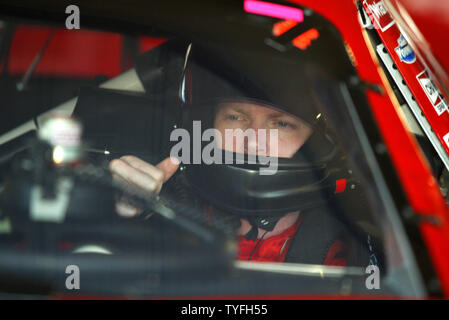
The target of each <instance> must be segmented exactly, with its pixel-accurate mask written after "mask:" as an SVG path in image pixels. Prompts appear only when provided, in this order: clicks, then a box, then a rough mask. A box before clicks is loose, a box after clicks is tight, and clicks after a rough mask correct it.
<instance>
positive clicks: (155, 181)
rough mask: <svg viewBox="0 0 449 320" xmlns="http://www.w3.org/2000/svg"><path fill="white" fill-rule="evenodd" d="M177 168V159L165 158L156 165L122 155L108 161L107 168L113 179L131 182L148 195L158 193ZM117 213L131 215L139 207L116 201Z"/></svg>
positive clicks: (138, 212)
mask: <svg viewBox="0 0 449 320" xmlns="http://www.w3.org/2000/svg"><path fill="white" fill-rule="evenodd" d="M178 168H179V160H178V159H176V158H166V159H164V160H163V161H161V162H160V163H159V164H157V165H156V166H153V165H151V164H149V163H148V162H145V161H143V160H141V159H139V158H137V157H134V156H123V157H121V158H120V159H114V160H112V161H111V162H110V163H109V169H110V170H111V172H112V175H113V177H114V179H117V180H124V181H126V182H128V183H132V184H134V185H136V186H138V187H139V188H141V189H142V190H144V191H146V192H148V194H149V195H155V194H159V192H160V191H161V189H162V185H163V184H164V183H165V182H166V181H167V180H168V179H170V178H171V176H173V174H174V173H175V172H176V170H178ZM116 210H117V212H118V214H120V215H122V216H126V217H133V216H136V215H137V214H140V213H141V212H140V211H139V209H137V208H135V207H133V206H131V205H129V204H127V203H126V202H125V201H118V202H117V203H116Z"/></svg>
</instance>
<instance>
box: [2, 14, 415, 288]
mask: <svg viewBox="0 0 449 320" xmlns="http://www.w3.org/2000/svg"><path fill="white" fill-rule="evenodd" d="M292 8H293V7H292ZM294 8H295V9H296V10H298V11H297V12H300V15H301V17H302V19H301V21H291V20H287V21H282V20H280V19H279V18H275V17H267V16H263V15H255V14H249V13H248V14H243V12H242V14H240V15H237V16H234V17H233V19H234V22H235V24H236V26H239V28H240V30H241V32H240V34H239V35H238V37H237V36H236V37H235V38H232V40H231V39H230V38H229V37H228V36H227V35H226V32H228V35H229V34H231V35H232V34H235V33H233V32H234V30H227V29H226V27H225V28H224V30H225V31H224V33H223V34H220V35H217V36H216V37H211V36H210V35H209V34H208V33H205V34H203V35H197V34H192V35H186V33H185V32H183V30H178V34H177V33H176V32H173V31H171V33H170V34H167V33H163V34H162V33H161V34H160V35H157V34H156V35H155V34H154V32H153V33H152V34H151V36H148V35H146V33H145V32H142V33H138V34H137V35H136V33H133V34H129V33H126V32H117V31H116V32H109V31H98V30H90V29H87V28H83V29H81V30H68V29H67V28H64V27H61V26H48V25H44V24H43V23H42V24H41V23H37V22H32V23H28V22H22V23H14V24H13V23H12V21H9V20H7V19H5V20H4V21H3V27H2V29H1V38H2V47H1V50H2V56H1V59H2V60H1V63H2V64H1V65H2V68H1V81H2V86H1V87H0V92H1V93H0V95H1V96H2V100H1V102H0V103H1V107H2V110H3V112H4V114H7V115H8V116H7V117H2V118H1V120H0V147H1V154H0V159H1V176H0V183H1V185H0V190H1V206H2V207H1V214H2V231H1V232H2V233H1V239H2V240H1V242H0V246H1V248H0V249H1V252H0V255H2V256H3V258H2V259H0V260H1V261H2V262H1V268H0V278H1V279H2V281H3V280H5V281H3V283H5V284H7V285H5V286H2V287H1V289H2V290H4V292H5V293H7V292H14V293H23V294H26V293H30V292H31V293H33V294H45V295H49V294H50V295H51V294H60V293H63V294H64V293H66V294H68V293H70V294H73V293H81V294H82V293H86V294H92V293H94V294H106V295H108V294H111V295H120V296H138V297H142V296H158V297H161V296H162V297H176V296H215V295H227V294H230V295H236V296H239V295H255V296H257V295H271V294H272V295H275V294H298V295H307V294H335V295H341V294H349V293H356V294H359V293H363V294H379V293H383V294H385V293H388V294H403V295H410V294H411V295H417V296H419V295H422V294H423V291H422V290H423V289H422V287H421V284H420V280H419V277H418V276H417V274H416V270H415V269H414V260H413V258H412V257H411V255H410V253H409V251H407V245H405V246H404V244H403V243H401V241H403V239H402V238H401V237H402V231H401V227H398V218H397V216H396V212H395V210H394V208H393V207H392V205H391V196H390V195H389V194H386V192H388V191H387V190H386V189H385V187H384V186H383V185H382V181H381V180H380V178H379V176H380V175H379V173H378V170H379V167H378V166H377V164H376V160H375V158H374V156H373V151H372V148H371V146H370V145H369V142H368V141H367V139H366V135H365V133H364V131H363V129H362V128H361V127H360V123H359V121H360V120H359V118H358V115H357V112H356V109H355V107H354V106H355V105H358V106H366V108H369V106H368V103H367V101H366V99H365V96H364V92H363V89H362V88H361V87H358V86H357V84H354V79H357V73H356V71H355V68H354V66H353V65H352V62H351V58H350V55H348V53H347V51H346V47H345V45H344V42H343V40H342V39H341V38H340V36H339V34H338V32H337V31H336V30H335V29H334V27H333V26H332V25H331V24H330V23H329V22H328V21H326V20H325V19H324V18H322V17H321V16H319V15H318V14H316V13H314V12H312V11H311V10H308V9H307V10H304V8H300V7H294ZM351 79H352V82H351V81H350V80H351ZM356 82H357V81H356ZM351 83H352V85H351ZM376 170H377V171H376ZM401 239H402V240H401ZM67 268H68V269H67ZM61 270H62V271H61ZM67 270H69V271H68V272H66V271H67ZM70 270H78V272H80V273H81V274H84V275H85V276H84V277H82V279H83V280H81V281H83V283H82V284H81V289H79V290H78V291H73V290H71V289H73V287H76V281H75V282H74V283H69V284H68V283H67V281H66V277H67V274H70V272H71V271H70ZM372 275H374V276H377V275H378V276H379V278H376V277H374V278H373V277H371V278H369V277H370V276H372ZM368 278H369V279H368ZM415 278H416V279H418V280H416V279H415ZM111 279H114V280H113V281H111ZM373 279H374V280H373ZM376 279H381V282H380V284H379V281H378V280H376ZM414 279H415V280H414ZM373 288H374V289H375V290H373Z"/></svg>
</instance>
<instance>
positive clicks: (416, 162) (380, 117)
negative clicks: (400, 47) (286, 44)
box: [292, 0, 449, 297]
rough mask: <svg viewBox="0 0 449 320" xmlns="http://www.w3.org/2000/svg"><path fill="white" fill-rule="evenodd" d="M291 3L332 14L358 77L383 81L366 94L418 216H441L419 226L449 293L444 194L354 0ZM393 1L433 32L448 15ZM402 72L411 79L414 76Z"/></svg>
mask: <svg viewBox="0 0 449 320" xmlns="http://www.w3.org/2000/svg"><path fill="white" fill-rule="evenodd" d="M292 2H295V3H297V4H301V5H304V6H307V7H309V8H311V9H313V10H315V11H316V12H318V13H320V14H321V15H323V16H324V17H326V18H327V19H329V20H330V21H331V22H332V23H333V24H334V25H335V26H336V28H337V29H338V30H339V31H340V33H341V35H342V37H343V39H345V41H346V42H347V45H348V46H349V47H350V49H351V51H352V52H353V54H354V57H355V62H356V68H357V71H358V72H359V75H360V77H361V78H362V79H363V80H364V81H367V82H369V83H374V84H378V85H380V86H382V87H383V89H384V92H386V93H387V94H385V95H381V94H378V93H376V92H373V91H367V98H368V100H369V102H370V104H371V107H372V111H373V113H374V116H375V118H376V122H377V124H378V126H379V129H380V131H381V134H382V136H383V138H384V141H385V143H386V146H387V149H388V152H389V154H390V156H391V158H392V160H393V164H394V166H395V169H396V172H397V174H398V176H399V178H400V180H401V182H402V185H403V187H404V190H405V193H406V195H407V198H408V200H409V202H410V204H411V206H412V208H413V209H414V210H415V212H416V213H418V214H420V215H424V216H425V215H430V216H433V217H437V218H438V219H439V221H440V224H439V225H438V226H437V225H434V224H432V223H429V222H422V223H421V226H420V229H421V232H422V234H423V237H424V240H425V242H426V244H427V246H428V250H429V254H430V256H431V258H432V261H433V264H434V267H435V269H436V273H437V275H438V278H439V280H440V283H441V286H442V290H443V292H444V295H445V296H446V297H449V254H448V252H449V210H448V207H447V205H446V203H445V200H444V198H443V197H442V195H441V192H440V189H439V185H438V182H437V181H436V179H435V178H434V176H433V175H432V173H431V170H430V167H429V164H428V162H427V161H426V159H425V157H424V156H423V154H422V153H421V151H420V148H419V147H418V144H417V141H416V140H415V138H414V137H413V136H412V135H411V134H410V133H409V132H408V131H407V130H406V127H405V125H404V123H403V122H402V120H401V116H400V113H399V108H400V107H399V105H398V104H397V103H393V102H392V101H396V98H395V97H394V94H393V92H392V90H391V88H390V85H389V84H388V81H387V80H386V77H385V75H384V73H383V71H382V69H381V68H380V66H379V62H378V60H377V58H376V55H375V53H374V51H373V48H372V47H371V45H370V44H369V42H368V40H367V38H366V37H364V35H363V31H362V28H361V26H360V23H359V20H358V16H357V15H358V13H357V9H356V5H355V2H354V1H353V0H340V1H314V0H296V1H292ZM393 2H395V3H396V4H397V3H401V4H402V5H403V6H404V8H409V7H410V8H412V9H411V12H410V13H411V14H413V13H416V12H418V15H417V16H418V19H417V23H418V22H421V23H422V24H423V32H426V31H427V32H428V31H429V26H430V25H433V21H434V19H435V15H437V16H439V17H441V19H443V17H445V16H447V15H445V13H448V12H449V5H447V3H446V5H444V6H442V5H440V6H441V7H440V8H441V9H444V10H440V11H435V10H434V8H432V9H431V10H428V11H419V9H418V8H419V5H417V3H422V8H429V7H430V4H424V3H425V2H426V1H425V0H421V1H415V0H414V1H413V3H414V5H411V4H410V3H411V2H412V1H393ZM433 5H434V4H433V3H432V6H433ZM436 12H438V13H436ZM437 20H438V19H437ZM439 23H440V25H439V26H440V27H443V28H445V29H444V30H445V31H446V32H447V31H449V25H448V24H447V23H446V24H443V23H441V20H440V22H439ZM418 26H419V25H418ZM445 31H443V30H441V29H440V30H439V31H438V32H439V33H440V34H444V32H445ZM426 39H427V41H428V42H429V43H431V44H432V45H434V46H435V48H437V49H436V52H435V56H437V57H439V58H440V59H441V58H442V57H448V55H444V52H446V51H447V49H445V48H444V47H442V45H443V44H444V42H443V41H441V39H442V38H438V37H435V35H433V36H429V37H427V34H426ZM394 55H395V54H394ZM394 55H392V56H394ZM440 63H441V65H443V66H448V65H449V60H448V59H447V58H446V61H444V60H440ZM446 70H447V69H445V71H446ZM421 71H422V70H421ZM403 76H404V78H405V79H407V80H408V81H410V82H411V79H410V77H409V78H407V76H406V75H403ZM408 81H407V82H408ZM415 81H416V80H415ZM446 100H447V97H446ZM446 125H448V124H446Z"/></svg>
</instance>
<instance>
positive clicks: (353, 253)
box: [110, 45, 369, 266]
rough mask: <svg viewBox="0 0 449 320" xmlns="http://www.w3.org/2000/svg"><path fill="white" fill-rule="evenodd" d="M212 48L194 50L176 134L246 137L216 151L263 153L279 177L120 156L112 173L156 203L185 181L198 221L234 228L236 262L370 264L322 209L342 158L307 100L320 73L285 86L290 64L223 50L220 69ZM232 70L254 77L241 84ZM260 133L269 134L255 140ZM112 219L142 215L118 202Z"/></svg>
mask: <svg viewBox="0 0 449 320" xmlns="http://www.w3.org/2000/svg"><path fill="white" fill-rule="evenodd" d="M214 50H215V48H210V47H209V48H206V47H202V46H200V45H197V46H193V47H192V48H191V50H189V55H188V56H187V58H186V64H185V68H184V75H183V80H182V84H181V85H180V88H181V91H182V92H181V96H182V97H181V98H182V101H183V113H184V119H183V121H184V123H183V127H184V128H187V129H188V130H189V131H191V130H192V123H193V122H194V121H195V120H196V121H201V123H202V125H203V129H208V128H214V129H216V130H217V131H218V132H220V133H221V135H222V136H223V137H224V136H225V131H226V130H229V129H232V130H235V129H241V130H248V129H253V130H254V132H257V134H255V135H253V136H252V137H249V138H247V139H235V136H234V140H233V142H232V144H231V146H232V147H231V148H229V145H228V147H226V146H224V145H223V144H220V143H219V145H218V147H219V148H220V149H223V150H225V151H229V152H232V153H234V154H246V155H248V154H252V153H255V154H256V155H257V156H259V155H260V154H259V152H262V153H263V155H268V156H272V157H276V159H278V160H279V161H278V170H277V171H276V172H275V173H274V174H272V175H266V176H264V175H260V174H257V173H256V174H255V172H257V171H256V170H254V168H251V166H249V167H248V166H247V164H248V163H245V165H243V166H239V165H236V164H227V163H226V164H225V163H221V164H213V165H206V164H201V165H188V166H186V170H183V171H184V172H183V173H179V170H178V169H179V167H180V161H179V160H178V159H176V158H175V157H169V158H167V159H165V160H163V161H162V162H160V163H159V164H157V165H153V164H150V163H147V162H145V161H143V160H141V159H139V158H137V157H135V156H132V155H127V156H123V157H121V158H120V159H114V160H112V161H111V162H110V169H111V171H112V173H113V174H114V175H115V176H117V177H120V178H122V179H124V180H126V181H128V182H131V183H133V184H135V185H137V186H139V187H140V188H142V189H144V190H146V191H147V192H148V193H149V194H153V195H154V194H158V193H159V192H160V191H161V190H162V188H163V186H164V185H165V184H166V183H167V182H169V181H170V179H171V178H172V176H174V175H175V174H182V175H184V176H185V178H186V179H185V180H186V181H187V184H188V188H189V189H190V190H191V191H193V193H194V194H196V195H197V196H198V198H200V199H201V201H202V203H203V204H204V206H203V209H204V211H205V214H208V215H212V216H213V215H215V214H225V215H231V216H234V217H236V219H237V220H238V224H237V226H236V235H237V237H238V243H239V248H238V259H240V260H250V261H271V262H301V263H313V264H324V265H333V266H347V265H364V266H366V265H368V263H369V261H368V259H367V258H366V254H365V252H364V250H363V249H361V246H360V245H358V244H356V245H355V246H354V245H353V244H354V242H357V241H358V240H357V239H354V238H353V237H352V236H351V235H350V234H349V233H348V232H346V230H345V228H344V226H343V225H342V223H341V222H339V221H338V219H337V218H336V217H335V215H334V213H333V212H332V210H331V208H330V206H329V203H330V202H329V201H330V200H329V199H330V198H331V197H332V195H333V194H334V193H336V192H338V190H336V189H335V179H334V175H333V173H334V171H335V170H337V169H336V168H337V166H338V165H337V164H336V163H337V162H338V161H337V158H338V154H339V152H338V147H337V144H336V143H335V142H334V140H333V139H332V138H331V137H330V136H329V135H328V134H327V132H326V130H324V129H323V125H322V123H323V121H324V120H323V119H324V118H325V117H324V116H322V113H321V111H320V110H319V108H317V104H318V103H317V102H316V100H317V99H316V97H315V96H314V95H313V94H311V92H312V89H311V84H310V77H312V78H313V77H315V79H316V78H319V79H320V80H322V79H323V78H321V73H320V72H319V71H318V72H317V71H316V70H315V69H314V68H313V67H312V68H309V66H307V67H306V68H303V69H301V72H302V75H301V77H299V78H298V77H296V78H294V77H291V79H289V80H288V81H287V82H282V81H281V79H283V78H285V77H284V76H283V75H285V74H289V75H291V72H292V71H294V70H295V67H297V66H295V65H292V64H291V63H289V62H287V61H276V62H274V64H273V66H275V67H276V68H270V67H271V66H269V65H267V64H266V58H265V57H257V56H255V55H254V54H252V55H250V56H248V57H242V55H241V53H239V54H233V53H231V51H230V50H227V51H226V57H225V58H224V59H223V60H221V62H220V63H219V65H220V68H218V69H217V67H216V66H217V58H216V57H217V56H219V53H220V52H223V51H220V50H219V51H214ZM210 57H215V58H214V59H211V58H210ZM258 58H260V59H258ZM231 61H232V62H231ZM236 61H237V62H240V65H239V64H238V63H236ZM211 63H212V65H211ZM205 65H206V67H205ZM232 65H233V67H234V68H232V67H230V66H232ZM262 66H264V67H265V68H270V72H269V73H270V74H269V76H268V77H267V76H266V74H264V75H262V76H261V74H260V72H261V71H260V70H261V67H262ZM236 67H237V68H239V69H245V68H246V70H251V71H252V73H251V72H249V73H246V74H245V75H244V76H241V75H240V74H239V73H238V72H236V71H235V70H236V69H235V68H236ZM302 67H303V66H302ZM211 70H212V71H211ZM314 72H315V73H314ZM306 75H307V76H306ZM254 79H257V80H260V79H262V81H259V82H258V81H257V80H254ZM266 79H268V80H266ZM298 79H299V80H298ZM298 81H300V82H298ZM298 97H299V98H298ZM327 98H329V97H327ZM260 129H265V130H266V131H262V132H266V135H267V136H265V137H261V136H260V133H259V132H260V131H259V130H260ZM271 130H276V131H277V140H276V141H275V144H276V148H274V145H272V143H273V141H271V140H270V139H269V138H268V136H269V133H270V131H271ZM262 138H263V139H262ZM261 141H263V142H264V143H263V145H262V144H261ZM274 149H277V150H276V152H275V153H276V154H274V152H273V150H274ZM181 165H183V164H181ZM332 179H334V180H332ZM337 189H338V186H337ZM117 211H118V213H119V214H121V215H125V216H135V215H137V214H139V213H140V212H139V210H138V209H137V208H135V207H133V206H130V205H127V204H126V203H124V202H118V203H117ZM354 248H355V249H354Z"/></svg>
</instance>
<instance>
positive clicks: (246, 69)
mask: <svg viewBox="0 0 449 320" xmlns="http://www.w3.org/2000/svg"><path fill="white" fill-rule="evenodd" d="M265 47H266V48H265V49H264V50H256V51H254V52H250V51H245V50H242V49H235V48H232V47H224V46H220V45H213V44H211V43H207V44H205V43H192V44H191V45H190V46H189V49H188V52H187V55H186V61H185V67H184V76H183V78H182V84H181V90H180V95H181V98H182V101H183V102H184V105H183V115H184V116H183V127H184V128H186V129H188V130H189V131H193V129H192V123H193V121H197V120H198V121H201V125H202V130H205V129H208V128H212V127H213V123H214V117H215V108H216V107H217V105H218V104H219V103H220V102H223V101H225V102H229V101H231V102H251V103H254V104H259V105H262V106H265V107H270V108H275V109H277V110H280V111H282V112H285V113H288V114H289V115H293V116H295V117H297V118H299V119H301V120H303V121H305V122H307V123H308V124H309V125H310V126H311V127H312V128H313V134H312V135H311V136H310V137H309V139H308V140H307V141H306V143H305V144H304V145H303V146H302V147H301V148H300V149H299V150H298V151H297V152H296V153H295V154H294V155H293V157H291V158H278V159H277V171H276V172H275V173H274V174H271V175H261V174H260V170H259V169H260V168H261V167H264V166H265V167H266V163H265V164H262V163H260V162H257V163H251V162H250V161H249V160H248V157H245V162H244V163H243V164H237V163H236V161H234V162H233V163H232V164H226V163H225V161H224V160H223V161H222V163H221V164H205V163H201V164H189V165H186V166H185V173H186V176H187V179H188V181H189V184H190V185H191V187H192V188H193V189H194V190H195V191H196V192H197V193H198V194H199V195H200V196H202V197H203V198H204V199H205V200H206V201H208V202H210V203H211V204H212V205H214V206H215V207H217V208H219V209H221V210H224V211H226V212H229V213H233V214H238V215H242V216H247V217H255V216H257V217H260V216H264V215H266V216H279V217H280V216H282V215H284V214H286V213H289V212H293V211H297V210H303V209H306V208H311V207H316V206H320V205H323V204H325V203H327V201H328V200H329V198H331V197H332V196H333V195H334V194H335V192H336V189H341V185H338V184H339V183H340V182H342V184H343V185H344V183H345V182H344V172H345V171H346V170H345V168H343V167H342V166H343V165H342V162H341V158H342V153H341V152H340V149H339V147H338V144H337V142H336V140H335V139H334V138H333V135H332V133H331V131H330V130H329V128H328V126H327V123H326V115H325V114H324V113H323V108H322V106H323V104H327V105H329V104H331V103H334V102H335V103H337V100H338V101H341V100H342V97H341V93H340V90H339V84H340V83H341V82H342V81H344V80H345V78H346V77H347V76H348V70H352V66H350V63H349V60H348V59H346V60H345V63H341V59H338V58H337V59H332V56H331V57H329V55H330V54H333V55H339V54H342V51H341V50H340V51H339V53H336V52H334V53H330V52H329V50H330V49H334V48H326V45H323V44H318V45H316V46H315V50H313V49H311V50H306V51H304V52H301V51H300V50H299V49H296V48H294V49H295V50H296V51H297V52H296V53H294V54H284V53H280V52H276V50H274V49H273V48H269V47H268V46H265ZM339 49H343V51H344V48H343V46H342V44H340V46H339ZM343 54H344V55H346V52H345V51H344V52H343ZM346 58H347V55H346ZM336 60H337V61H338V60H340V61H338V63H335V62H336ZM191 136H192V134H191ZM203 144H204V142H203ZM228 153H229V152H228V151H224V152H223V155H224V156H223V158H225V157H226V156H229V154H228ZM231 156H232V158H233V159H237V158H238V155H237V154H235V153H234V154H232V155H231ZM337 181H338V182H337ZM337 185H338V186H337ZM337 191H339V190H337Z"/></svg>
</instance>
